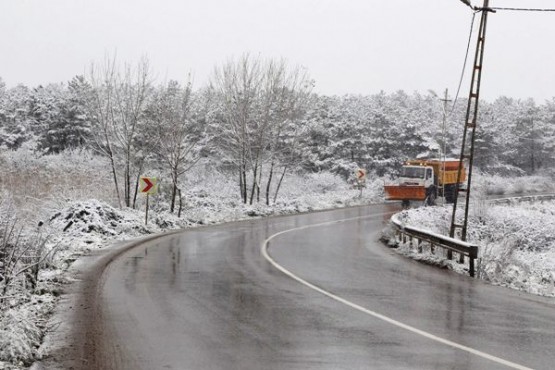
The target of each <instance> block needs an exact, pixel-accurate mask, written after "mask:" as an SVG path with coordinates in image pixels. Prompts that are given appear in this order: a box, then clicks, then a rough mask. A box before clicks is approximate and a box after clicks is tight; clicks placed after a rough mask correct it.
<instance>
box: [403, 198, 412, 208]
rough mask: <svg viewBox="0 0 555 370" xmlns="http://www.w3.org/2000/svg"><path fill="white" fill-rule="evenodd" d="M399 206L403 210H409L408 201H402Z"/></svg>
mask: <svg viewBox="0 0 555 370" xmlns="http://www.w3.org/2000/svg"><path fill="white" fill-rule="evenodd" d="M401 206H402V207H403V209H409V208H410V200H406V199H403V201H402V202H401Z"/></svg>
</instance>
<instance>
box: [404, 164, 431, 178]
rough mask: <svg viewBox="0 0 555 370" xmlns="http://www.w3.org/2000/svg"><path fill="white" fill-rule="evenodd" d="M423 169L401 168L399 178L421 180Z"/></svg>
mask: <svg viewBox="0 0 555 370" xmlns="http://www.w3.org/2000/svg"><path fill="white" fill-rule="evenodd" d="M424 173H425V168H423V167H403V168H402V170H401V177H410V178H413V179H423V178H424Z"/></svg>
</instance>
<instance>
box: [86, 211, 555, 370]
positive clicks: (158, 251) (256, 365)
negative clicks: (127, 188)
mask: <svg viewBox="0 0 555 370" xmlns="http://www.w3.org/2000/svg"><path fill="white" fill-rule="evenodd" d="M394 211H398V209H397V206H396V205H394V204H390V205H377V206H369V207H361V208H351V209H345V210H336V211H330V212H319V213H314V214H305V215H299V216H289V217H277V218H270V219H260V220H254V221H249V222H242V223H234V224H228V225H222V226H216V227H207V228H201V229H196V230H190V231H187V232H184V233H181V234H176V235H168V236H166V237H163V238H160V239H157V240H154V241H150V242H146V243H144V244H143V245H141V246H138V247H136V248H133V249H131V250H129V251H127V252H125V253H123V254H122V255H121V256H119V257H117V258H115V259H114V260H113V261H112V262H111V263H109V264H108V267H107V268H106V269H105V270H104V272H103V273H102V275H101V278H100V280H99V283H98V287H97V289H96V291H97V292H96V297H95V304H96V310H95V312H96V313H95V314H94V315H92V316H91V317H90V320H95V322H96V323H95V330H94V331H91V332H90V333H89V335H90V338H89V339H88V340H89V351H88V352H87V353H88V354H87V356H88V358H86V359H85V362H84V363H85V364H86V366H85V368H89V369H497V368H499V369H502V368H509V367H508V366H507V365H506V364H502V363H500V362H499V360H492V359H489V358H487V355H491V356H495V357H496V358H497V359H501V360H506V361H509V362H511V363H514V364H516V365H522V366H526V367H531V368H538V369H540V368H543V369H552V368H554V366H555V365H554V363H555V304H554V303H553V300H551V301H550V300H547V299H541V298H538V297H533V296H530V295H527V294H524V293H519V292H515V291H511V290H509V289H505V288H500V287H494V286H489V285H486V284H484V283H481V282H479V281H476V280H473V279H471V278H469V277H465V276H461V275H457V274H455V273H452V272H449V271H445V270H440V269H438V268H435V267H431V266H426V265H423V264H420V263H417V262H414V261H411V260H408V259H406V258H404V257H402V256H399V255H397V254H396V253H395V252H394V251H392V250H390V249H388V248H387V247H385V246H384V245H383V244H381V243H380V242H379V241H378V238H379V235H380V232H381V230H382V228H383V225H384V223H385V222H386V221H387V219H388V218H389V216H390V214H391V213H392V212H394ZM359 217H360V218H359ZM353 218H354V219H353ZM342 219H351V220H349V221H344V222H338V223H331V224H323V225H320V226H314V227H309V228H301V229H299V230H292V231H290V232H286V233H283V234H281V235H278V236H276V237H274V238H273V239H272V240H271V241H270V244H269V254H270V255H271V257H272V258H273V259H274V260H275V261H276V262H277V263H278V264H279V265H281V266H283V268H285V269H287V270H289V271H290V272H292V273H293V274H295V275H296V276H298V277H299V278H300V279H303V280H305V281H307V282H310V283H312V284H314V285H316V286H318V287H319V288H322V289H324V290H325V291H327V292H330V293H331V294H333V295H335V296H338V297H341V298H342V299H345V300H347V301H349V302H352V303H353V304H356V305H358V306H361V307H363V308H365V309H366V310H368V311H370V312H375V313H378V314H381V315H385V316H387V318H390V319H392V320H395V321H397V322H400V323H402V324H406V325H409V326H411V327H414V328H417V329H419V330H422V331H424V332H426V333H429V334H431V335H432V336H434V338H435V337H437V338H442V339H446V340H449V341H452V342H454V343H457V344H459V345H462V346H466V347H469V348H471V349H474V350H477V351H480V352H481V353H485V354H486V357H482V356H479V355H476V354H474V353H471V352H469V351H467V350H465V349H461V348H456V347H453V346H451V345H448V344H444V343H441V342H439V341H437V340H435V339H433V338H432V339H430V337H426V336H423V335H421V334H419V333H415V332H412V331H409V330H407V329H405V328H402V327H399V326H396V325H394V324H392V323H390V322H387V321H384V320H382V319H379V318H376V317H375V316H372V315H370V314H368V313H365V312H361V311H359V310H355V309H353V308H352V307H351V306H348V305H346V304H345V303H344V302H339V301H337V300H334V299H331V298H330V297H328V296H326V295H323V294H321V293H320V292H317V291H315V290H313V289H310V288H309V287H307V286H305V285H302V284H300V283H299V282H298V281H296V280H294V279H292V278H291V277H288V276H286V275H285V274H284V273H283V272H281V271H279V270H277V269H276V268H275V267H274V266H272V265H271V264H270V263H269V262H268V261H267V260H266V259H264V257H263V256H262V254H261V245H262V244H263V243H264V241H265V240H266V239H267V238H269V237H270V236H271V235H273V234H275V233H278V232H282V231H285V230H288V229H292V228H299V227H303V226H305V225H311V224H319V223H323V222H327V221H332V220H342ZM99 321H100V322H99Z"/></svg>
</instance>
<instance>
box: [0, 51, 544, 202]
mask: <svg viewBox="0 0 555 370" xmlns="http://www.w3.org/2000/svg"><path fill="white" fill-rule="evenodd" d="M153 75H154V73H153V72H152V71H151V70H150V67H149V65H148V60H141V61H140V62H139V63H137V64H136V65H135V66H130V65H124V66H123V65H119V64H118V63H117V62H116V61H115V60H113V59H107V60H105V61H104V62H103V63H100V64H97V65H92V66H91V67H90V69H89V72H88V73H87V74H86V75H83V76H76V77H74V78H73V79H72V80H71V81H69V82H67V83H59V84H51V85H47V86H38V87H27V86H24V85H19V86H16V87H13V88H9V89H8V88H6V86H5V84H4V83H3V82H2V80H1V79H0V148H2V150H12V149H17V148H19V147H21V146H22V145H27V146H29V147H30V148H32V150H34V151H35V152H36V153H37V154H38V155H49V154H52V153H58V152H60V151H64V150H66V149H69V148H81V147H87V148H91V149H93V150H95V151H96V152H97V153H98V154H100V155H102V156H104V157H106V159H107V160H108V162H109V163H110V171H111V173H112V175H113V180H114V186H115V189H116V190H117V194H118V197H119V200H120V204H121V205H122V206H123V205H125V206H133V205H134V201H135V199H136V193H137V190H136V189H137V180H138V176H139V175H140V174H141V173H144V172H145V170H147V169H149V168H153V167H156V168H159V169H162V170H164V171H165V172H166V173H167V174H168V176H170V177H171V179H172V181H173V184H174V187H173V190H172V195H171V196H172V208H173V204H174V203H175V199H176V197H177V196H178V195H179V192H180V188H179V179H180V177H181V176H183V175H184V174H185V172H186V171H187V170H188V169H189V168H190V167H191V166H193V165H194V164H195V163H196V161H197V160H198V159H199V158H201V157H211V158H213V159H215V160H216V161H218V162H219V163H221V168H222V169H223V170H229V171H230V173H232V174H233V176H236V179H237V184H238V194H240V196H241V199H242V200H243V201H244V202H245V203H247V202H250V203H253V202H256V201H265V202H266V203H268V204H270V203H272V202H273V201H275V199H276V197H277V195H278V192H279V187H280V184H281V181H283V178H284V176H285V175H286V174H287V173H288V172H290V171H298V170H303V171H310V172H317V171H331V172H334V173H338V174H341V175H343V176H345V177H348V176H351V175H352V171H353V170H354V169H355V168H357V167H363V168H366V169H368V170H369V171H371V172H372V171H373V172H374V173H376V174H378V175H384V174H387V173H393V172H395V171H396V170H397V169H398V167H399V165H400V164H401V163H402V162H403V161H404V160H405V159H407V158H415V157H418V156H432V157H433V156H439V155H440V150H441V149H442V148H443V147H444V143H445V148H446V152H447V155H448V156H450V157H453V156H454V157H458V154H459V150H460V149H459V148H460V140H461V137H462V127H463V122H464V115H465V112H466V101H465V99H459V100H458V101H457V102H456V103H455V104H454V105H453V104H452V103H450V104H449V105H448V106H446V107H445V108H446V109H445V114H446V125H445V130H443V126H442V122H443V114H444V106H443V103H442V102H441V101H440V100H439V99H438V97H437V95H436V94H435V93H433V92H431V91H430V92H428V93H426V94H424V95H423V94H420V93H416V92H415V93H412V94H407V93H405V92H403V91H398V92H395V93H391V94H386V93H383V92H382V93H379V94H374V95H367V96H361V95H346V96H322V95H317V94H315V93H313V92H312V87H313V84H314V81H313V80H311V79H310V77H309V76H308V73H307V71H305V70H304V69H302V68H299V67H290V66H289V65H288V64H287V63H286V62H285V61H283V60H262V59H259V58H253V57H251V56H248V55H245V56H243V57H241V58H239V59H237V60H230V61H228V62H227V63H225V64H223V65H222V66H220V67H218V68H216V70H215V72H214V75H213V76H212V79H211V82H210V83H209V84H208V86H201V87H198V88H196V87H193V86H192V85H191V83H190V80H185V81H182V82H177V81H168V82H156V81H154V80H153V79H152V76H153ZM554 146H555V99H553V100H551V101H546V102H544V103H543V104H541V105H537V104H536V103H535V102H534V100H532V99H528V100H519V99H512V98H507V97H501V98H498V99H497V100H495V101H494V102H481V104H480V115H479V120H478V128H477V139H476V156H475V158H476V159H475V164H476V165H477V166H478V167H479V168H480V169H481V170H483V171H486V172H490V173H498V174H499V173H501V174H511V175H518V174H533V173H536V172H538V171H544V170H551V169H552V168H553V161H552V158H553V157H554V154H555V152H554V151H555V149H554Z"/></svg>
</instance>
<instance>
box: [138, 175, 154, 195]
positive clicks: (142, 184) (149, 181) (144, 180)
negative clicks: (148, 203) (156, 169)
mask: <svg viewBox="0 0 555 370" xmlns="http://www.w3.org/2000/svg"><path fill="white" fill-rule="evenodd" d="M156 185H157V184H156V177H144V176H142V177H141V178H140V181H139V191H140V192H141V193H142V194H146V195H149V194H156V192H157V191H158V186H156Z"/></svg>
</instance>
